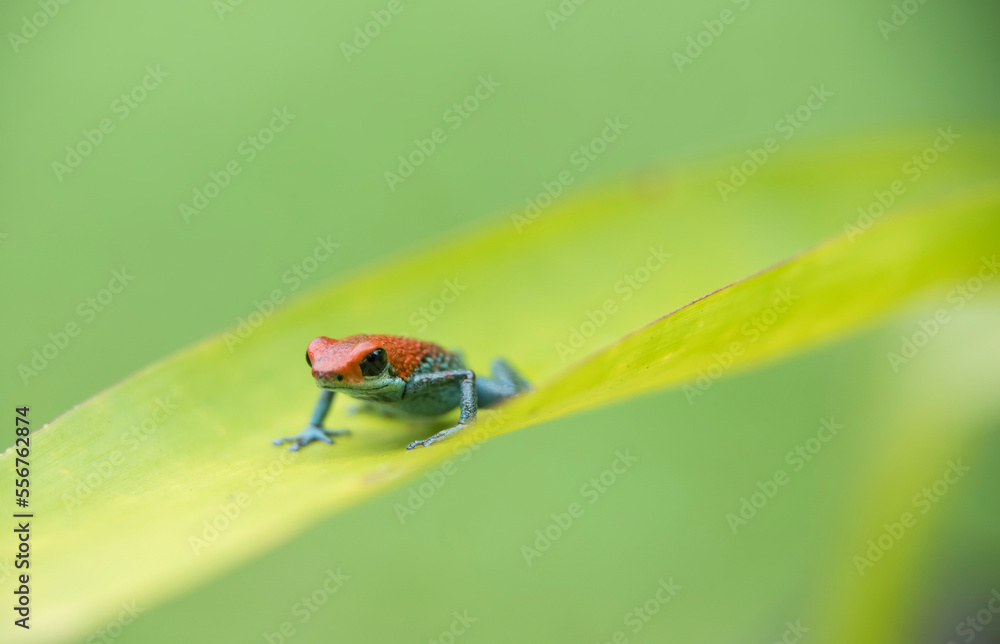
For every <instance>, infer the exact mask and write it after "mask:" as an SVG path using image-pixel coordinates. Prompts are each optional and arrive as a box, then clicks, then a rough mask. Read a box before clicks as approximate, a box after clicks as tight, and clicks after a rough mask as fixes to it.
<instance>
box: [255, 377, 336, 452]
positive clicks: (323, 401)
mask: <svg viewBox="0 0 1000 644" xmlns="http://www.w3.org/2000/svg"><path fill="white" fill-rule="evenodd" d="M332 404H333V392H332V391H328V390H325V389H324V390H323V391H322V392H320V394H319V400H318V401H316V407H315V409H313V414H312V418H310V419H309V425H307V426H306V428H305V429H303V430H302V431H301V432H299V433H298V434H297V435H295V436H282V437H281V438H276V439H274V444H275V445H282V444H284V443H291V446H290V447H289V448H288V449H289V451H292V452H297V451H299V449H300V448H302V447H305V446H306V445H308V444H309V443H311V442H313V441H323V442H324V443H327V444H332V443H333V438H332V437H333V436H343V435H345V434H350V433H351V432H350V430H347V429H325V428H324V427H323V419H324V418H326V415H327V413H328V412H329V411H330V406H331V405H332Z"/></svg>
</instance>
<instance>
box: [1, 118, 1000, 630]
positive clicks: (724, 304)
mask: <svg viewBox="0 0 1000 644" xmlns="http://www.w3.org/2000/svg"><path fill="white" fill-rule="evenodd" d="M970 139H972V137H970ZM975 141H976V142H975V143H970V144H968V145H967V146H965V147H964V148H962V149H956V150H954V151H952V152H950V153H949V155H948V156H945V157H943V158H942V160H941V161H940V162H939V163H938V165H936V166H935V167H934V173H933V174H932V173H930V172H928V174H927V176H926V177H923V178H922V179H921V180H920V181H919V182H914V183H913V184H912V185H907V187H906V188H907V189H906V191H905V194H903V195H902V196H900V197H898V199H897V203H895V204H894V206H893V207H894V209H895V210H898V211H900V212H898V213H893V214H892V215H891V216H886V217H885V218H884V219H882V220H880V221H877V222H875V223H872V224H871V225H870V226H867V220H865V222H864V223H865V224H866V227H865V229H864V231H863V232H862V233H861V234H855V233H852V234H851V235H850V236H848V235H846V234H845V233H844V225H845V224H856V223H857V222H858V217H859V215H858V212H857V210H856V209H857V208H858V207H866V206H867V205H868V204H869V203H870V202H872V200H873V199H874V197H873V191H876V190H885V188H886V187H887V186H889V185H891V182H893V181H895V180H898V179H900V176H901V174H900V167H901V164H902V163H904V162H905V160H906V158H907V155H908V154H912V153H913V151H914V150H915V149H916V150H919V148H920V147H921V146H922V145H924V144H925V142H924V141H923V138H921V137H915V138H904V139H898V140H882V141H880V142H878V143H874V144H873V143H868V144H866V146H865V147H864V148H859V147H858V146H857V145H856V144H852V145H848V144H843V145H836V146H827V147H825V148H821V149H817V150H814V151H811V152H809V153H800V154H795V153H793V152H792V151H788V153H787V154H786V155H785V156H783V157H780V158H775V159H774V160H773V161H769V163H768V166H766V167H764V168H762V169H761V170H760V171H759V172H758V173H757V174H755V175H754V176H753V177H751V178H750V179H749V180H748V183H747V185H746V186H745V187H743V188H741V189H740V190H739V191H738V192H737V193H736V194H735V195H732V196H730V197H729V198H728V200H726V201H723V200H720V198H719V192H718V188H717V182H718V181H719V180H725V178H726V177H727V176H728V174H729V170H728V166H729V163H730V160H729V159H723V160H721V161H719V162H716V163H712V164H706V165H705V167H702V168H688V169H686V170H684V171H677V170H672V171H669V172H664V173H649V174H646V175H643V176H640V177H637V178H635V179H633V180H631V181H627V182H623V183H621V184H618V185H616V186H613V187H610V188H608V189H606V190H604V191H601V192H597V193H593V194H588V195H583V196H577V197H572V198H569V197H567V198H564V199H563V200H561V201H557V202H556V204H555V205H553V206H552V207H550V208H549V209H548V210H545V211H543V212H542V213H541V214H540V215H539V216H538V217H537V218H536V219H529V220H527V221H528V222H529V223H525V221H524V220H518V223H520V224H521V227H520V230H519V229H518V227H517V226H515V223H514V222H513V221H512V219H511V218H509V217H505V218H503V219H501V220H499V221H497V222H496V223H495V224H493V225H491V226H487V227H485V228H483V229H481V230H475V231H472V232H470V233H468V234H465V235H463V236H459V237H456V238H454V239H451V240H445V241H442V242H441V243H440V244H439V245H438V246H436V247H435V248H430V249H427V250H425V251H422V252H418V253H415V254H414V255H412V256H410V257H405V258H401V259H399V260H398V261H396V262H395V263H393V264H391V265H387V266H383V267H380V268H377V269H374V270H370V271H366V272H363V273H360V274H358V275H357V276H355V277H354V278H353V279H349V280H345V281H343V282H342V283H338V284H333V285H331V286H330V287H329V288H328V289H326V290H322V291H319V292H316V293H313V294H311V295H310V296H308V297H305V298H302V299H299V300H296V301H293V302H291V303H289V304H287V305H280V306H273V305H272V304H269V303H266V302H264V298H262V301H261V302H258V303H254V305H253V308H254V309H256V310H257V311H258V313H257V314H254V315H248V316H247V319H248V321H249V322H248V326H246V327H245V328H240V329H234V330H230V331H228V332H227V333H226V334H223V335H221V336H217V337H214V338H211V339H209V340H207V341H205V342H203V343H201V344H199V345H197V346H195V347H193V348H191V349H189V350H187V351H184V352H182V353H180V354H178V355H176V356H174V357H172V358H170V359H168V360H165V361H163V362H160V363H158V364H155V365H153V366H151V367H149V368H148V369H146V370H144V371H142V372H140V373H139V374H137V375H135V376H134V377H132V378H131V379H129V380H127V381H125V382H124V383H122V384H120V385H118V386H116V387H114V388H112V389H110V390H108V391H106V392H104V393H102V394H100V395H98V396H96V397H95V398H93V399H91V400H89V401H87V402H85V403H84V404H82V405H80V406H78V407H76V408H74V409H73V410H71V411H70V412H68V413H67V414H66V415H64V416H62V417H60V418H59V419H57V420H56V421H54V422H53V423H51V424H50V425H48V426H47V427H45V428H43V430H42V431H39V432H37V433H36V434H34V435H33V436H32V439H31V444H32V454H33V458H34V459H35V461H36V465H35V468H36V471H37V472H39V473H44V476H42V475H41V474H39V475H38V476H37V477H36V478H35V480H33V485H34V487H33V488H32V497H31V499H32V508H31V509H32V510H33V511H35V512H37V516H38V517H40V519H39V521H40V522H41V521H42V519H41V517H44V526H45V529H44V530H38V531H37V532H36V533H35V534H34V535H33V541H32V544H33V548H35V549H36V550H37V552H39V553H44V556H42V555H39V556H38V557H37V558H36V560H35V562H34V568H33V570H34V574H37V576H38V578H40V579H45V580H46V583H45V584H39V585H37V586H36V587H35V588H34V593H35V601H36V602H37V603H38V605H42V606H45V607H46V612H47V618H46V620H45V621H44V622H40V623H38V625H37V634H38V635H40V636H43V637H44V638H46V639H56V638H61V637H66V636H70V635H79V634H81V633H83V632H85V629H87V628H88V627H90V626H91V625H93V624H95V623H97V622H99V621H100V619H101V618H102V617H103V615H104V614H106V613H107V611H108V610H109V607H113V606H115V605H116V604H117V603H119V602H120V601H122V600H123V599H131V598H136V599H137V600H138V601H139V603H140V604H141V605H143V606H151V605H154V604H155V603H157V602H159V601H162V600H163V599H164V598H166V597H169V596H171V595H174V594H177V593H181V592H183V591H184V590H185V589H187V588H190V587H192V586H194V585H196V584H198V583H199V582H201V581H204V580H206V579H207V578H209V577H211V576H214V575H217V574H219V573H220V572H221V571H222V570H224V569H227V568H231V567H233V566H236V565H238V564H239V562H241V561H243V560H245V559H247V558H249V557H252V556H253V555H255V554H257V553H260V552H262V551H264V550H265V549H267V548H270V547H273V546H275V545H276V544H278V543H280V542H282V541H283V540H286V539H288V538H290V537H291V536H292V535H295V534H296V533H298V532H300V531H301V530H303V529H304V528H305V527H306V526H308V525H310V524H311V523H313V522H315V521H317V520H318V519H319V518H321V517H324V516H326V515H329V514H330V513H332V512H335V511H337V510H338V509H341V508H343V507H345V506H346V505H348V504H350V503H356V502H358V501H359V500H361V499H363V498H364V497H365V496H366V495H368V494H371V493H374V492H376V491H379V490H383V489H385V488H386V487H387V486H389V485H392V484H394V483H395V482H397V481H399V480H401V479H403V478H404V477H407V476H412V475H413V474H415V473H418V472H420V471H422V470H423V469H426V468H428V467H430V466H432V465H434V464H437V463H440V462H441V461H442V460H443V459H446V458H448V457H450V456H452V455H453V454H454V453H455V450H461V449H475V446H474V445H471V444H470V441H472V440H474V439H477V438H481V437H483V436H486V435H498V434H501V433H504V432H509V431H513V430H515V429H518V428H522V427H526V426H528V425H532V424H536V423H539V422H541V421H544V420H546V419H550V418H554V417H556V416H560V415H563V414H567V413H571V412H576V411H580V410H583V409H585V408H587V407H592V406H595V405H602V404H608V403H611V402H614V401H616V400H622V399H625V398H627V397H629V396H634V395H638V394H641V393H643V392H648V391H652V390H654V389H658V388H662V387H668V386H678V385H682V386H685V392H686V393H688V395H689V396H691V397H697V396H698V395H699V392H702V391H704V390H705V389H706V388H707V387H710V386H711V384H712V383H713V382H715V381H716V380H717V379H718V378H720V377H724V376H725V375H727V374H729V373H731V372H735V371H736V370H740V369H747V368H750V367H752V366H755V365H758V364H761V363H762V362H764V361H768V360H775V359H778V358H780V357H782V356H786V355H788V354H790V353H792V352H794V351H801V350H803V349H806V348H808V347H810V346H814V345H815V344H817V343H820V342H825V341H829V340H830V339H832V338H835V337H837V336H839V335H842V334H844V333H847V332H849V331H851V330H853V329H856V328H858V327H859V326H861V325H865V324H870V323H872V322H873V321H874V320H876V319H877V318H878V317H879V316H881V315H884V314H886V313H887V312H888V311H891V310H893V309H895V308H898V307H899V306H901V305H903V304H905V303H907V302H909V301H912V300H913V299H914V298H916V297H918V296H928V295H930V294H934V293H937V294H939V295H940V294H941V293H944V292H946V291H947V290H948V289H950V288H951V287H953V286H954V285H956V284H957V283H960V282H961V281H963V280H965V279H968V278H969V277H970V276H972V275H975V274H976V273H977V272H978V271H980V270H981V269H982V268H983V266H989V264H988V263H986V264H984V262H988V261H990V260H992V258H993V255H994V254H995V253H997V251H998V245H1000V188H998V186H997V184H995V183H990V184H987V185H981V179H985V178H988V177H991V176H995V169H996V168H995V162H994V160H993V154H992V150H993V149H995V148H993V147H992V146H993V145H994V144H995V141H994V140H992V139H990V137H987V136H985V135H984V136H981V137H978V138H976V139H975ZM916 204H920V207H919V208H915V207H914V206H915V205H916ZM522 215H523V213H522ZM824 237H828V238H830V240H829V241H828V242H826V243H824V244H822V245H820V246H818V247H816V248H814V249H813V250H810V251H808V252H805V253H803V254H800V255H797V256H795V257H794V258H793V259H791V260H788V261H787V262H785V263H782V264H780V265H778V266H776V267H774V268H772V269H769V270H766V271H764V272H762V273H759V274H756V275H754V276H753V277H751V278H748V279H746V280H744V281H741V282H738V283H735V284H732V285H731V286H728V287H725V288H722V289H721V290H718V291H714V289H718V288H720V287H722V286H724V285H725V284H728V283H730V282H733V281H734V280H737V279H739V278H740V277H743V276H745V275H747V274H750V273H752V272H754V271H756V270H759V269H760V268H761V267H763V266H767V265H769V264H771V263H774V262H775V261H777V260H779V259H782V258H785V257H788V256H790V255H792V254H793V253H795V252H798V251H800V250H801V249H802V248H804V247H808V246H810V245H812V244H813V243H815V242H816V241H819V240H820V239H823V238H824ZM342 241H343V242H344V243H349V240H342ZM667 254H669V257H666V258H665V257H664V256H665V255H667ZM712 291H714V292H712ZM708 292H711V294H710V295H708V296H705V297H703V298H702V299H698V300H697V301H695V302H694V303H692V304H690V305H688V306H684V307H683V308H679V310H676V312H675V313H673V314H671V315H668V316H666V317H660V316H662V315H663V314H664V313H665V312H667V311H670V310H673V309H678V307H680V306H681V305H682V304H684V303H685V302H689V301H691V300H694V299H695V298H698V297H700V296H702V295H704V294H705V293H708ZM447 300H451V301H450V302H448V301H447ZM657 318H659V319H657ZM654 319H655V320H656V321H655V322H652V323H651V324H648V323H649V321H650V320H654ZM642 324H647V325H646V326H643V327H642V328H640V329H639V330H638V331H635V329H636V328H637V327H639V326H640V325H642ZM358 332H382V333H399V334H406V335H417V336H420V337H425V338H427V339H431V340H436V341H438V342H441V343H443V344H446V345H447V346H455V347H461V348H462V350H463V351H464V352H465V354H466V356H467V358H469V360H470V362H471V363H472V365H473V367H475V368H483V367H485V366H486V365H487V364H488V361H489V359H491V358H492V357H494V355H495V354H496V355H504V356H505V357H507V358H508V359H510V360H511V361H512V362H513V363H514V364H515V365H517V366H518V367H520V368H522V369H523V370H524V371H525V373H526V374H527V375H528V376H529V378H530V379H531V380H533V382H535V383H537V386H536V389H535V390H534V391H533V392H532V393H531V394H529V395H525V396H523V397H521V398H520V399H518V400H515V401H512V402H511V403H510V404H508V405H505V406H504V407H502V408H500V409H498V410H494V411H489V412H483V413H481V421H480V424H479V426H477V428H476V431H473V432H469V433H468V435H466V436H464V437H462V438H461V439H458V440H454V441H450V442H449V443H444V444H441V445H438V446H435V447H433V448H430V449H422V450H415V451H412V452H406V451H404V450H403V449H402V448H403V446H404V445H405V444H406V443H407V442H409V441H410V440H413V439H414V438H417V437H422V436H425V435H429V434H431V433H433V432H434V431H436V430H437V429H439V428H441V427H444V426H447V424H448V422H447V421H446V420H445V421H441V422H433V423H424V424H416V423H409V424H408V423H400V422H396V421H390V420H386V419H380V418H373V417H368V416H347V415H346V413H345V411H344V407H343V406H341V404H342V403H343V400H341V401H340V402H339V403H338V405H337V408H336V409H335V410H334V412H333V413H332V414H331V417H330V418H329V419H328V421H327V425H328V426H330V427H341V426H349V427H351V428H352V429H353V430H354V435H353V436H351V437H347V438H343V439H340V440H339V441H338V443H337V445H336V446H334V447H326V446H323V445H314V446H310V447H309V448H308V449H305V450H303V451H302V452H300V453H296V454H290V453H289V452H287V451H286V450H284V449H279V448H276V447H273V446H272V445H271V444H270V442H269V439H270V438H273V437H275V436H278V435H285V434H289V433H294V432H296V431H298V430H299V429H300V428H301V427H302V426H303V425H304V423H305V421H306V418H307V415H308V413H309V411H310V409H311V405H312V404H313V398H314V396H315V394H316V390H315V388H314V387H313V385H312V383H311V382H310V377H309V374H308V371H307V370H306V369H305V367H304V365H303V364H302V362H303V361H302V353H303V349H304V347H305V345H306V343H307V342H308V341H309V340H310V339H311V338H312V337H315V336H317V335H329V336H333V337H338V336H343V335H348V334H351V333H358ZM629 332H631V333H629ZM626 333H629V335H626V336H625V337H622V336H623V334H626ZM601 347H605V348H603V349H601ZM13 457H14V455H13V454H12V452H11V451H10V450H8V451H7V452H5V453H4V454H3V455H2V456H0V472H2V474H0V476H2V477H3V479H4V481H5V482H10V483H11V486H12V485H13V483H12V481H11V477H12V475H11V472H12V469H13V467H12V463H11V462H12V460H13ZM95 579H100V580H101V583H100V584H96V585H95V584H93V583H92V581H93V580H95ZM84 588H87V589H88V590H87V591H86V592H83V590H82V589H84Z"/></svg>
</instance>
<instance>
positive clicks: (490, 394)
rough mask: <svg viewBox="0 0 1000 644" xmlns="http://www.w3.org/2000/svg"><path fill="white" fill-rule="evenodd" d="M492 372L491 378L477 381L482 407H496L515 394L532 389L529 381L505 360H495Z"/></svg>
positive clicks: (491, 367) (477, 390)
mask: <svg viewBox="0 0 1000 644" xmlns="http://www.w3.org/2000/svg"><path fill="white" fill-rule="evenodd" d="M490 371H491V373H490V377H489V378H478V379H477V380H476V393H477V394H478V397H479V406H480V407H490V406H492V405H496V404H497V403H499V402H501V401H504V400H506V399H507V398H510V397H511V396H513V395H514V394H517V393H519V392H521V391H525V390H527V389H531V385H530V384H529V383H528V381H527V380H525V379H524V377H523V376H522V375H521V374H519V373H518V372H517V370H516V369H514V367H512V366H511V365H510V363H509V362H507V361H506V360H504V359H503V358H497V359H496V360H494V361H493V364H492V365H491V366H490Z"/></svg>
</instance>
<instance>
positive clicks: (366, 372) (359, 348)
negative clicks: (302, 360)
mask: <svg viewBox="0 0 1000 644" xmlns="http://www.w3.org/2000/svg"><path fill="white" fill-rule="evenodd" d="M306 362H307V363H309V366H310V367H312V375H313V378H315V379H316V383H317V384H318V385H319V386H321V387H325V386H331V387H336V386H338V385H340V386H347V387H349V386H351V385H358V384H360V383H361V382H363V381H364V379H365V378H366V377H373V376H377V375H379V374H381V373H382V372H383V371H385V368H386V365H387V364H388V356H387V354H386V351H385V348H383V347H381V346H379V343H378V342H377V341H376V340H375V339H374V338H372V337H371V336H363V335H355V336H351V337H348V338H344V339H342V340H335V339H333V338H327V337H323V336H320V337H318V338H316V339H315V340H313V341H312V342H310V343H309V348H308V349H306Z"/></svg>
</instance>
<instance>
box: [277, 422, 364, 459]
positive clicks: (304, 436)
mask: <svg viewBox="0 0 1000 644" xmlns="http://www.w3.org/2000/svg"><path fill="white" fill-rule="evenodd" d="M350 433H351V430H349V429H325V428H323V427H318V426H316V425H309V426H308V427H306V428H305V429H303V430H302V431H301V432H299V433H298V434H296V435H295V436H282V437H281V438H276V439H274V444H275V445H283V444H284V443H291V445H290V446H289V448H288V450H289V451H290V452H297V451H299V449H301V448H303V447H305V446H306V445H308V444H309V443H311V442H313V441H323V442H324V443H326V444H328V445H332V444H333V437H334V436H346V435H347V434H350Z"/></svg>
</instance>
